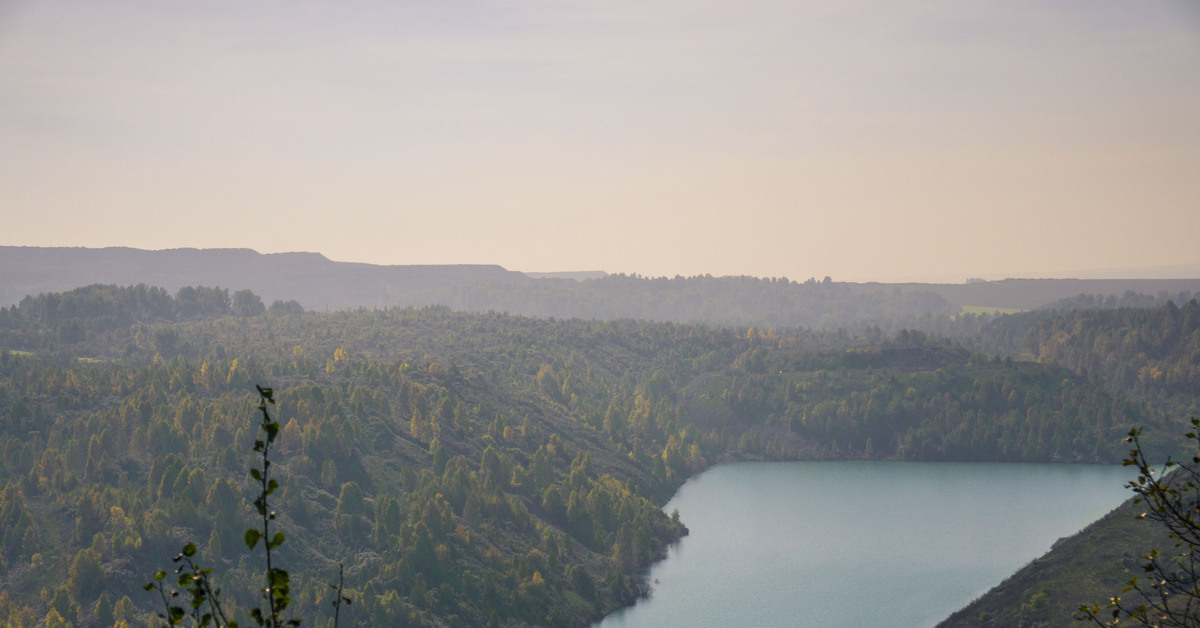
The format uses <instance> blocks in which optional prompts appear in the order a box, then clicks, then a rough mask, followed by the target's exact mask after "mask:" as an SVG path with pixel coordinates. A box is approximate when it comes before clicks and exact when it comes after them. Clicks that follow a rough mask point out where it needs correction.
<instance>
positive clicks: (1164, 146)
mask: <svg viewBox="0 0 1200 628" xmlns="http://www.w3.org/2000/svg"><path fill="white" fill-rule="evenodd" d="M0 245H31V246H90V247H100V246H133V247H139V248H150V249H162V248H174V247H200V248H213V247H248V248H253V249H256V250H258V251H262V252H281V251H316V252H320V253H323V254H325V255H326V256H327V257H329V258H331V259H334V260H339V261H355V262H369V263H376V264H453V263H489V264H500V265H502V266H504V267H506V268H508V269H511V270H524V271H555V270H560V271H566V270H606V271H609V272H626V273H640V274H643V275H650V276H660V275H667V276H674V275H676V274H680V275H695V274H704V273H711V274H714V275H732V274H747V275H757V276H787V277H790V278H792V279H797V280H803V279H806V278H808V277H813V276H815V277H817V278H821V277H823V276H825V275H830V276H832V277H833V278H834V279H835V280H844V281H867V280H884V281H899V280H951V281H959V280H961V279H963V278H965V277H969V276H979V277H986V278H1001V277H1005V276H1034V275H1053V274H1056V273H1057V274H1070V273H1073V272H1075V271H1080V270H1084V269H1095V268H1123V267H1155V266H1168V265H1175V264H1196V263H1200V2H1196V0H1170V1H1167V0H1138V1H1133V0H1086V1H1085V0H1045V1H1040V2H1031V1H1022V0H1004V1H999V0H997V1H992V2H980V1H972V0H913V1H908V0H904V1H901V2H897V1H895V0H839V1H837V2H807V1H804V0H686V1H684V0H605V1H600V0H595V1H591V0H589V1H584V0H423V1H403V0H339V1H336V2H335V1H333V0H289V1H286V2H285V1H283V0H261V1H260V0H250V1H247V0H191V1H178V2H175V1H172V2H163V1H161V0H157V1H150V0H145V1H127V0H104V1H97V0H87V1H84V0H37V1H26V0H15V1H14V0H0Z"/></svg>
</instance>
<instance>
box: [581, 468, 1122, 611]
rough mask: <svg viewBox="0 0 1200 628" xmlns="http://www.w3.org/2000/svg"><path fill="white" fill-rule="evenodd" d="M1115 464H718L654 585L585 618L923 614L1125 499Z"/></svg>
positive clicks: (957, 604) (997, 577)
mask: <svg viewBox="0 0 1200 628" xmlns="http://www.w3.org/2000/svg"><path fill="white" fill-rule="evenodd" d="M1131 477H1132V475H1131V473H1130V471H1129V470H1128V469H1126V468H1124V467H1120V466H1111V467H1110V466H1098V465H1048V464H972V463H914V462H862V461H852V462H784V463H737V464H729V465H722V466H719V467H716V468H714V469H711V470H709V471H707V472H705V473H704V474H702V475H700V476H698V477H696V478H693V479H692V480H690V481H688V482H687V484H685V485H684V486H683V488H681V489H680V491H679V493H678V494H677V495H676V496H675V498H674V499H672V500H671V502H670V503H668V504H667V506H666V508H665V510H666V511H667V512H670V511H671V510H673V509H675V508H678V509H679V514H680V516H681V517H682V519H683V521H684V523H686V524H687V526H688V528H689V529H690V530H691V534H690V535H689V536H687V537H685V538H684V539H683V541H682V542H681V543H679V544H678V545H676V546H674V547H672V548H671V552H670V556H669V557H668V558H667V559H666V560H665V561H662V562H660V563H658V564H656V565H655V566H654V567H652V568H651V570H650V571H649V578H650V582H651V585H652V586H653V587H654V592H653V593H652V595H651V597H650V598H649V599H647V600H643V601H642V602H640V603H639V604H638V605H637V606H634V607H631V608H628V609H625V610H623V611H619V612H618V613H615V614H613V615H610V616H609V617H607V618H605V620H604V621H602V622H600V623H598V624H596V626H595V628H634V627H636V628H651V627H654V628H657V627H660V626H661V627H664V628H665V627H667V626H671V627H676V626H691V627H699V626H714V627H715V626H721V627H726V626H747V627H749V626H754V627H766V626H780V627H784V626H786V627H789V628H793V627H805V626H813V627H817V626H820V627H822V628H828V627H837V626H847V627H852V626H853V627H875V626H888V627H896V628H905V627H913V628H916V627H923V626H933V625H934V624H936V623H937V622H939V621H941V620H942V619H945V618H946V617H947V616H949V615H950V614H951V613H953V612H954V611H955V610H957V609H959V608H961V607H962V606H964V605H965V604H967V603H968V602H970V601H971V600H972V599H974V598H976V597H978V596H979V595H980V594H982V593H983V592H984V591H987V590H988V589H990V588H991V587H993V586H995V585H997V584H999V583H1000V581H1002V580H1003V579H1004V578H1006V577H1008V576H1009V575H1011V574H1012V573H1013V572H1015V571H1016V570H1017V569H1019V568H1020V567H1022V566H1024V565H1025V564H1026V563H1028V562H1029V561H1031V560H1033V559H1034V558H1037V557H1038V556H1040V555H1042V554H1043V553H1045V552H1046V550H1048V549H1050V546H1051V544H1053V543H1054V541H1055V540H1057V539H1058V538H1060V537H1063V536H1068V535H1070V534H1073V533H1074V532H1077V531H1078V530H1080V529H1081V528H1083V527H1084V526H1086V525H1087V524H1088V523H1091V522H1092V521H1094V520H1095V519H1097V518H1099V517H1100V516H1102V515H1103V514H1105V513H1106V512H1108V511H1109V510H1111V509H1112V508H1114V507H1116V506H1117V505H1118V504H1119V503H1121V502H1122V501H1123V500H1124V499H1125V498H1127V497H1128V496H1129V493H1128V491H1127V490H1126V489H1124V488H1123V485H1124V483H1125V482H1126V481H1127V480H1128V479H1130V478H1131Z"/></svg>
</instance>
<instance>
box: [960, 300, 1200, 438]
mask: <svg viewBox="0 0 1200 628" xmlns="http://www.w3.org/2000/svg"><path fill="white" fill-rule="evenodd" d="M978 346H979V347H980V348H981V349H982V350H984V351H986V352H988V353H992V354H1000V355H1011V356H1013V357H1014V358H1016V359H1023V360H1034V361H1038V362H1042V363H1050V364H1059V365H1062V366H1065V367H1067V368H1069V369H1071V370H1072V371H1075V372H1077V373H1080V374H1082V375H1083V376H1085V377H1088V378H1091V379H1092V380H1094V381H1097V382H1103V383H1105V384H1108V385H1110V386H1112V387H1115V388H1120V389H1122V390H1126V391H1129V392H1130V394H1134V395H1137V396H1139V397H1141V398H1144V399H1153V400H1155V401H1156V402H1158V403H1161V404H1166V405H1172V406H1176V407H1177V408H1178V409H1179V410H1180V412H1182V413H1185V414H1189V413H1190V414H1196V413H1197V411H1198V410H1200V408H1198V407H1197V406H1196V403H1195V396H1196V393H1197V392H1200V302H1197V301H1196V300H1195V299H1192V300H1190V301H1188V302H1187V303H1185V304H1183V305H1182V306H1179V305H1176V304H1175V303H1174V302H1171V301H1168V302H1167V303H1165V304H1162V305H1158V306H1157V307H1152V308H1134V307H1121V308H1101V307H1097V308H1081V309H1073V310H1069V311H1044V312H1026V313H1022V314H1017V315H1013V316H1005V317H1002V318H999V319H997V320H995V321H993V322H991V323H990V324H988V325H986V326H985V327H983V328H982V330H981V331H980V333H979V335H978Z"/></svg>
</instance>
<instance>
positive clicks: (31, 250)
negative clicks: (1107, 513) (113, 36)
mask: <svg viewBox="0 0 1200 628" xmlns="http://www.w3.org/2000/svg"><path fill="white" fill-rule="evenodd" d="M97 283H99V284H116V285H124V286H128V285H137V284H146V285H149V286H156V287H161V288H164V289H166V290H167V291H168V292H170V293H172V294H174V293H175V292H177V291H178V290H179V288H181V287H183V286H197V285H204V286H219V287H221V288H226V289H228V290H230V291H231V292H233V291H237V290H241V289H250V290H253V291H254V292H255V293H256V294H258V295H259V296H260V297H262V299H263V301H264V302H265V303H267V304H270V303H271V302H273V301H275V300H289V299H292V300H296V301H298V302H299V303H300V304H301V305H302V306H304V308H305V309H307V310H316V311H324V310H344V309H355V308H360V307H361V308H383V307H407V306H416V307H421V306H425V305H445V306H447V307H450V308H452V309H456V310H462V311H469V312H486V311H489V310H494V311H501V312H509V313H512V314H521V315H527V316H535V317H550V316H553V317H558V318H587V319H600V320H611V319H616V318H637V319H648V320H662V321H676V322H706V323H713V324H722V325H755V326H767V327H774V326H780V327H790V326H796V325H802V326H806V327H813V328H824V329H837V328H839V327H845V328H847V329H849V330H861V329H863V328H864V326H865V325H868V324H872V325H877V326H881V327H882V328H884V329H892V328H895V327H896V326H908V327H914V328H915V326H919V325H920V319H921V317H922V316H923V315H926V314H929V315H935V316H937V315H948V316H954V315H956V314H958V313H960V312H961V311H964V310H965V311H976V312H978V311H988V310H989V308H990V309H992V310H993V311H995V310H1000V311H1010V310H1029V309H1034V308H1037V307H1041V306H1045V305H1048V304H1053V303H1056V302H1058V301H1061V300H1063V299H1069V298H1073V297H1076V296H1078V295H1081V294H1086V295H1097V296H1101V297H1107V296H1110V295H1112V296H1117V297H1120V296H1122V295H1124V294H1125V293H1127V292H1133V293H1137V294H1144V295H1150V296H1152V297H1157V298H1158V299H1159V300H1161V301H1165V300H1166V299H1174V300H1176V301H1179V300H1180V299H1182V300H1183V301H1184V302H1186V301H1187V300H1189V299H1191V298H1192V296H1193V295H1195V294H1197V293H1200V279H1003V280H999V281H983V280H970V281H968V282H967V283H953V284H951V283H941V284H938V283H843V282H833V281H829V282H825V281H822V282H817V281H816V280H809V281H806V282H803V283H800V282H794V281H787V280H782V279H768V278H755V277H712V276H708V275H705V276H702V277H690V278H684V277H675V278H671V279H668V278H666V277H660V278H649V277H640V276H637V275H632V276H630V275H610V274H608V273H605V272H602V271H576V272H538V273H521V272H516V271H510V270H506V269H504V268H502V267H501V266H498V265H488V264H475V265H408V266H380V265H376V264H363V263H354V262H335V261H331V260H330V259H328V258H326V257H325V256H324V255H321V254H320V253H303V252H292V253H269V254H264V253H258V252H256V251H253V250H250V249H194V248H180V249H166V250H160V251H149V250H144V249H135V248H127V247H111V248H66V247H63V248H40V247H20V246H0V306H9V305H14V304H17V303H19V302H20V301H21V299H23V298H25V297H26V296H27V295H37V294H40V293H43V292H63V291H68V290H73V289H75V288H79V287H82V286H87V285H90V284H97Z"/></svg>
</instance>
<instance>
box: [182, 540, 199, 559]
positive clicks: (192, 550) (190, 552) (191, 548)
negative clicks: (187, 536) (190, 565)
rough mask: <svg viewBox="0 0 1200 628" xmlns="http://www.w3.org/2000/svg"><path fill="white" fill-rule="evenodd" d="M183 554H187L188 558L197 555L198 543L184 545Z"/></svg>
mask: <svg viewBox="0 0 1200 628" xmlns="http://www.w3.org/2000/svg"><path fill="white" fill-rule="evenodd" d="M183 555H184V556H187V557H188V558H191V557H192V556H195V555H196V544H195V543H188V544H187V545H184V546H183Z"/></svg>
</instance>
